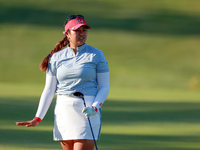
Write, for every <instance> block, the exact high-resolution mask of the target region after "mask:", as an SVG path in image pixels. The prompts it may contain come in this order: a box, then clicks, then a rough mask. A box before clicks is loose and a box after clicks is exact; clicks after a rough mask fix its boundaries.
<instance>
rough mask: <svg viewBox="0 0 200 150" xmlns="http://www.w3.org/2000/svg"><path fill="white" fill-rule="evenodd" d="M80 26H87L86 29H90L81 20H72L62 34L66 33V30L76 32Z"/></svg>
mask: <svg viewBox="0 0 200 150" xmlns="http://www.w3.org/2000/svg"><path fill="white" fill-rule="evenodd" d="M81 26H87V28H88V29H90V28H91V27H90V26H89V25H88V24H86V21H85V20H84V19H82V18H76V19H72V20H70V21H69V22H68V23H67V24H66V25H65V31H64V32H63V34H65V33H66V32H67V30H68V29H69V30H77V29H78V28H80V27H81Z"/></svg>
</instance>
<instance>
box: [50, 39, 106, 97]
mask: <svg viewBox="0 0 200 150" xmlns="http://www.w3.org/2000/svg"><path fill="white" fill-rule="evenodd" d="M105 72H109V68H108V63H107V61H106V58H105V56H104V54H103V52H102V51H101V50H99V49H97V48H94V47H92V46H89V45H87V44H86V43H85V44H84V45H82V46H80V47H78V48H77V53H76V55H75V53H74V51H73V49H72V48H71V47H67V48H64V49H63V50H61V51H59V52H57V53H54V54H53V56H52V57H51V59H50V61H49V64H48V69H47V74H48V75H50V76H56V78H57V80H58V84H57V90H56V94H58V95H59V94H61V95H72V94H73V93H74V92H76V91H78V92H81V93H83V94H84V95H88V96H96V94H97V92H98V84H97V75H96V74H97V73H105Z"/></svg>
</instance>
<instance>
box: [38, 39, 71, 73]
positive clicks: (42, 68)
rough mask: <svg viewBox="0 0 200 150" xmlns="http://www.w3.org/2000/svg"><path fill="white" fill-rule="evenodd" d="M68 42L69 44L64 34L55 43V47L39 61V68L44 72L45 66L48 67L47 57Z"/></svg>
mask: <svg viewBox="0 0 200 150" xmlns="http://www.w3.org/2000/svg"><path fill="white" fill-rule="evenodd" d="M68 44H69V40H68V38H67V36H66V35H65V37H64V38H63V39H62V40H61V41H59V42H58V43H57V44H56V46H55V48H54V49H53V50H52V51H51V52H50V53H49V54H48V55H47V57H45V58H44V59H43V61H42V62H41V63H40V70H41V71H43V72H45V71H46V70H47V67H48V62H49V58H50V57H51V56H52V55H53V54H54V53H56V52H58V51H60V50H61V49H62V48H63V47H65V46H67V45H68Z"/></svg>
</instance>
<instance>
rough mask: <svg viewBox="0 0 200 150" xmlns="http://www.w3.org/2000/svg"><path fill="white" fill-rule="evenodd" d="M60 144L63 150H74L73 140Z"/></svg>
mask: <svg viewBox="0 0 200 150" xmlns="http://www.w3.org/2000/svg"><path fill="white" fill-rule="evenodd" d="M60 144H61V146H62V148H63V150H73V148H74V141H73V140H66V141H60Z"/></svg>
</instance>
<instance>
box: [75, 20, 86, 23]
mask: <svg viewBox="0 0 200 150" xmlns="http://www.w3.org/2000/svg"><path fill="white" fill-rule="evenodd" d="M75 22H76V23H84V21H83V20H75Z"/></svg>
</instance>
